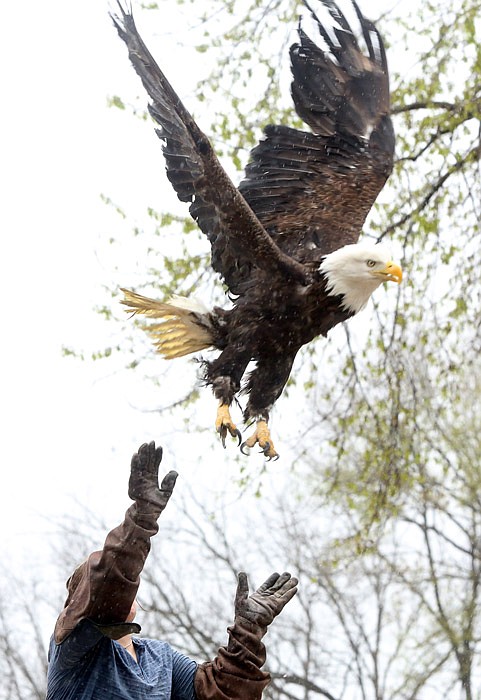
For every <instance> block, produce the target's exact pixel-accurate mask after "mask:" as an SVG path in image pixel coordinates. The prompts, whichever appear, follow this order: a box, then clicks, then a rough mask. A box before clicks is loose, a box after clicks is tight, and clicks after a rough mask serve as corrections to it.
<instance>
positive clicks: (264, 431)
mask: <svg viewBox="0 0 481 700" xmlns="http://www.w3.org/2000/svg"><path fill="white" fill-rule="evenodd" d="M257 443H258V444H259V447H260V448H261V450H262V452H263V453H264V455H265V456H266V457H267V459H268V461H270V460H271V459H279V455H278V454H277V452H276V451H275V449H274V444H273V442H272V438H271V434H270V432H269V428H268V427H267V421H265V420H263V419H260V420H258V421H257V425H256V429H255V431H254V432H253V434H252V435H251V436H250V437H248V438H247V440H245V441H244V442H243V443H242V445H241V452H242V454H244V455H247V454H249V452H246V449H247V450H250V449H251V448H252V447H254V445H255V444H257Z"/></svg>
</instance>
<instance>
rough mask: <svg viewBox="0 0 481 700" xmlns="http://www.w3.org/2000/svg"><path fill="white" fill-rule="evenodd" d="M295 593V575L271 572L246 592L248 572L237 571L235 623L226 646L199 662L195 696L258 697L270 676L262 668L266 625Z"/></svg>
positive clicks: (207, 699) (205, 699)
mask: <svg viewBox="0 0 481 700" xmlns="http://www.w3.org/2000/svg"><path fill="white" fill-rule="evenodd" d="M296 593H297V579H296V578H293V577H291V575H290V574H289V573H287V572H285V573H283V574H280V575H279V574H278V573H274V574H271V576H269V578H268V579H267V580H266V581H265V582H264V583H263V584H262V586H260V587H259V588H258V589H257V591H255V593H253V594H252V595H251V596H249V586H248V583H247V576H246V574H245V573H243V572H241V573H240V574H239V575H238V585H237V591H236V596H235V605H234V607H235V617H234V624H233V625H232V626H231V627H228V628H227V632H228V635H229V641H228V643H227V647H220V649H219V651H218V654H217V656H216V658H215V659H214V660H213V661H210V662H208V663H204V664H201V665H200V666H199V667H198V668H197V672H196V675H195V691H196V694H197V698H198V700H259V699H260V698H261V696H262V692H263V690H264V688H265V687H266V685H267V684H268V683H269V680H270V676H269V674H268V673H266V672H265V671H262V666H263V665H264V663H265V660H266V650H265V646H264V644H263V642H262V638H263V637H264V635H265V634H266V632H267V628H268V626H269V625H270V624H271V622H272V621H273V619H274V618H275V617H276V616H277V615H279V613H280V612H281V610H282V609H283V608H284V606H285V605H286V604H287V603H288V602H289V601H290V600H291V598H292V597H293V596H294V595H295V594H296Z"/></svg>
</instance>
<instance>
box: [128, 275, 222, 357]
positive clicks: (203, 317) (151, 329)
mask: <svg viewBox="0 0 481 700" xmlns="http://www.w3.org/2000/svg"><path fill="white" fill-rule="evenodd" d="M122 292H123V293H124V299H123V300H122V302H121V303H122V304H124V305H125V306H127V307H128V311H129V312H130V313H133V314H142V315H143V316H147V317H148V318H156V319H160V323H152V324H150V325H148V326H145V329H144V330H146V331H147V333H148V334H149V335H150V336H151V337H152V339H153V341H154V344H155V347H156V348H157V352H159V353H160V354H161V355H163V356H164V357H165V358H167V359H172V358H174V357H182V356H183V355H189V354H190V353H193V352H199V350H204V349H205V348H208V347H210V346H211V345H212V344H213V341H214V338H213V332H212V331H213V329H212V325H211V323H210V318H209V312H208V309H207V308H206V307H205V306H204V305H203V304H202V302H200V301H198V300H196V299H187V298H186V297H180V296H177V295H175V296H173V297H171V299H169V300H168V301H159V300H158V299H150V298H149V297H144V296H142V295H141V294H137V293H136V292H131V291H130V290H128V289H122Z"/></svg>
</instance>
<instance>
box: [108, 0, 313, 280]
mask: <svg viewBox="0 0 481 700" xmlns="http://www.w3.org/2000/svg"><path fill="white" fill-rule="evenodd" d="M118 5H119V8H120V11H121V15H122V16H121V17H116V16H112V19H113V21H114V24H115V26H116V28H117V31H118V33H119V35H120V37H121V38H122V39H123V40H124V42H125V43H126V45H127V47H128V50H129V57H130V60H131V62H132V64H133V66H134V68H135V70H136V71H137V73H138V75H139V76H140V78H141V80H142V83H143V85H144V87H145V89H146V90H147V93H148V94H149V96H150V99H151V101H152V102H151V104H150V105H149V111H150V114H151V115H152V117H153V118H154V119H155V121H156V122H157V123H158V124H159V125H160V127H161V128H160V129H158V130H157V134H158V136H159V137H160V138H161V139H162V140H163V142H164V145H163V153H164V156H165V160H166V164H167V177H168V178H169V180H170V182H171V183H172V185H173V187H174V189H175V191H176V192H177V196H178V197H179V199H180V200H181V201H183V202H191V205H190V213H191V215H192V216H193V218H194V219H195V220H196V221H197V223H198V224H199V227H200V228H201V230H202V231H203V232H204V233H205V234H206V235H207V236H208V238H209V240H210V242H211V246H212V266H213V268H214V269H215V270H216V271H217V272H219V273H220V274H221V275H222V276H223V278H224V279H225V281H226V283H227V285H228V286H229V288H230V289H231V291H232V292H234V293H236V291H237V289H238V286H239V284H240V283H241V282H243V281H244V280H245V279H246V277H248V276H249V275H250V273H251V270H252V268H253V267H256V268H260V269H262V270H265V271H266V272H268V273H269V274H271V275H276V274H281V275H282V276H283V277H284V278H285V277H286V276H287V277H290V278H293V279H296V280H298V281H299V282H301V283H307V281H308V279H309V275H308V272H307V270H306V269H305V268H304V266H303V265H301V264H300V263H299V262H297V261H296V260H294V259H292V258H291V257H290V256H289V255H287V254H285V253H283V252H282V251H281V250H280V248H279V247H278V246H277V245H276V244H275V242H274V241H273V239H272V238H271V236H269V234H268V233H267V232H266V231H265V229H264V227H263V226H262V224H261V223H260V222H259V220H258V219H257V217H256V216H255V214H254V213H253V211H252V209H251V208H250V207H249V205H248V204H247V203H246V201H245V199H244V197H243V196H242V195H241V194H240V192H239V190H238V189H237V188H236V187H235V186H234V184H233V183H232V181H231V180H230V178H229V177H228V175H227V173H226V172H225V170H224V169H223V167H222V166H221V164H220V163H219V161H218V159H217V157H216V155H215V153H214V150H213V148H212V146H211V144H210V142H209V140H208V139H207V137H206V136H205V134H203V132H202V131H201V130H200V129H199V127H198V126H197V124H196V123H195V121H194V119H193V118H192V116H191V115H190V114H189V112H188V111H187V110H186V109H185V107H184V105H183V104H182V102H181V100H180V99H179V97H178V95H177V94H176V93H175V91H174V89H173V88H172V86H171V85H170V83H169V82H168V80H167V79H166V77H165V75H164V74H163V73H162V71H161V70H160V68H159V66H158V65H157V64H156V62H155V61H154V59H153V57H152V56H151V54H150V52H149V51H148V49H147V47H146V46H145V44H144V42H143V41H142V39H141V37H140V35H139V33H138V31H137V28H136V26H135V23H134V19H133V17H132V15H131V14H130V13H129V12H127V11H126V10H124V8H123V7H122V5H121V4H120V2H118Z"/></svg>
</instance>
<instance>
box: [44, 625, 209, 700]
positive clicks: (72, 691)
mask: <svg viewBox="0 0 481 700" xmlns="http://www.w3.org/2000/svg"><path fill="white" fill-rule="evenodd" d="M133 642H134V646H135V651H136V654H137V659H138V663H137V662H136V661H135V660H134V659H133V658H132V656H131V655H130V654H129V653H128V652H127V651H126V650H125V649H124V648H123V647H122V645H121V644H119V642H116V641H113V640H112V639H109V638H108V637H105V636H104V635H103V634H102V633H101V632H100V631H99V630H98V629H97V627H96V626H95V625H94V624H93V623H92V622H90V621H89V620H82V621H81V622H80V623H79V624H78V625H77V627H76V628H75V629H74V630H73V631H72V632H71V634H70V635H69V636H68V637H67V638H66V639H65V640H64V641H63V642H62V643H61V644H56V643H55V640H54V639H53V637H52V639H51V640H50V648H49V654H48V662H49V664H48V675H47V697H46V700H110V699H111V700H195V697H196V696H195V691H194V675H195V672H196V669H197V664H196V662H195V661H193V660H192V659H189V658H188V657H187V656H184V655H183V654H180V653H179V652H178V651H175V649H173V648H172V647H171V646H170V644H167V642H161V641H157V640H154V639H140V638H139V639H137V638H133Z"/></svg>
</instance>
